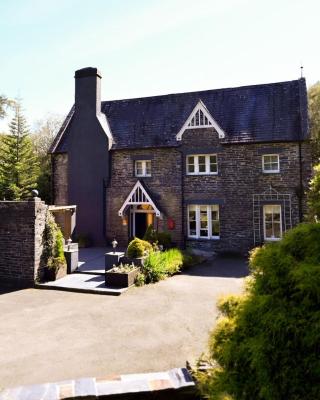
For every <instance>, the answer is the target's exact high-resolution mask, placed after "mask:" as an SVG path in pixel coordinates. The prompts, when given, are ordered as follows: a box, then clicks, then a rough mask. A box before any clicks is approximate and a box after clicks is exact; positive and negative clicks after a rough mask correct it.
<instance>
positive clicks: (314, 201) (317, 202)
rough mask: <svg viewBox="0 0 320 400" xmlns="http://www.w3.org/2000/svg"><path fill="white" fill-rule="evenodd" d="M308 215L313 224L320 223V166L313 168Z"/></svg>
mask: <svg viewBox="0 0 320 400" xmlns="http://www.w3.org/2000/svg"><path fill="white" fill-rule="evenodd" d="M308 215H309V220H310V221H311V222H313V221H315V220H317V221H319V222H320V164H318V165H315V166H314V167H313V177H312V178H311V180H310V184H309V191H308Z"/></svg>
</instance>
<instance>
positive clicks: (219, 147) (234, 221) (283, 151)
mask: <svg viewBox="0 0 320 400" xmlns="http://www.w3.org/2000/svg"><path fill="white" fill-rule="evenodd" d="M301 147H302V151H301V154H302V180H303V185H304V189H306V185H307V182H308V179H309V177H310V174H311V152H310V147H309V144H308V143H303V144H302V145H301ZM181 148H182V149H183V151H184V153H185V154H192V153H194V154H201V153H202V152H203V149H204V148H207V149H208V150H207V151H206V153H209V152H212V153H215V154H217V157H218V174H217V175H208V176H188V175H186V174H184V184H183V186H184V188H185V192H184V198H185V202H186V203H188V201H189V202H190V201H192V200H195V199H198V200H203V201H205V200H206V199H208V200H212V199H216V200H217V202H219V203H220V205H219V210H220V227H221V228H220V239H219V240H205V239H204V240H190V241H188V244H190V245H192V246H196V247H202V248H210V249H213V250H216V251H235V252H245V251H247V250H248V249H250V248H252V247H253V246H254V244H255V243H254V233H253V195H254V194H262V193H264V192H266V191H268V190H270V187H272V189H273V190H275V191H276V192H278V193H279V194H280V195H283V194H289V195H290V200H291V206H290V205H289V204H286V205H285V204H284V202H283V201H282V200H281V201H279V204H281V205H282V211H284V207H291V217H292V219H291V224H292V226H294V225H296V224H297V223H298V222H299V220H300V209H299V202H300V200H299V196H300V195H302V198H301V204H302V212H303V213H304V212H305V211H306V199H305V195H304V194H303V192H304V190H302V193H301V190H300V179H299V175H300V164H299V144H298V143H271V144H270V143H261V144H223V139H219V138H218V135H217V134H216V133H214V132H213V131H212V130H210V129H206V130H187V131H185V133H184V134H183V138H182V146H181ZM210 149H211V150H210ZM269 153H278V154H279V156H280V173H274V174H266V173H263V172H262V154H269ZM184 168H186V167H184ZM272 193H275V192H273V191H272ZM280 197H281V196H280ZM275 198H276V196H274V197H273V199H275ZM266 199H267V200H266V203H269V204H272V203H276V204H277V201H273V200H271V199H272V196H271V197H270V196H269V197H267V196H266ZM268 199H269V200H268ZM195 203H196V201H195ZM287 203H288V202H287ZM260 208H261V229H260V239H261V238H262V237H263V232H262V229H263V228H262V204H261V205H260ZM185 214H187V205H185ZM287 219H288V218H287ZM185 223H186V225H187V219H185ZM289 227H290V226H289V224H287V227H286V228H287V229H288V228H289ZM283 228H284V230H285V227H284V226H283ZM185 231H186V232H187V226H186V227H185ZM258 242H259V241H258ZM258 242H257V243H256V244H258Z"/></svg>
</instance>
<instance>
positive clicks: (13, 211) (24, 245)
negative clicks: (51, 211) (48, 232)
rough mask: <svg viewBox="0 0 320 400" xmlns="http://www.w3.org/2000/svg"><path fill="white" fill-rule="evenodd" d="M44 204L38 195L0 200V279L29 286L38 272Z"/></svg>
mask: <svg viewBox="0 0 320 400" xmlns="http://www.w3.org/2000/svg"><path fill="white" fill-rule="evenodd" d="M46 212H47V206H46V205H45V204H44V202H43V201H41V200H40V199H39V198H33V199H31V200H29V201H1V202H0V221H1V224H0V282H1V283H2V284H13V285H14V286H17V287H28V286H33V284H34V282H35V280H36V279H37V277H38V274H40V258H41V254H42V246H43V245H42V234H43V231H44V227H45V218H46Z"/></svg>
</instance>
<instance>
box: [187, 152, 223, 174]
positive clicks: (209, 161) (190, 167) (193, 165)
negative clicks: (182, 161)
mask: <svg viewBox="0 0 320 400" xmlns="http://www.w3.org/2000/svg"><path fill="white" fill-rule="evenodd" d="M186 164H187V175H217V173H218V158H217V155H216V154H197V155H190V156H187V163H186Z"/></svg>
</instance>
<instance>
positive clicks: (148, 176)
mask: <svg viewBox="0 0 320 400" xmlns="http://www.w3.org/2000/svg"><path fill="white" fill-rule="evenodd" d="M135 177H136V178H152V175H135Z"/></svg>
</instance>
